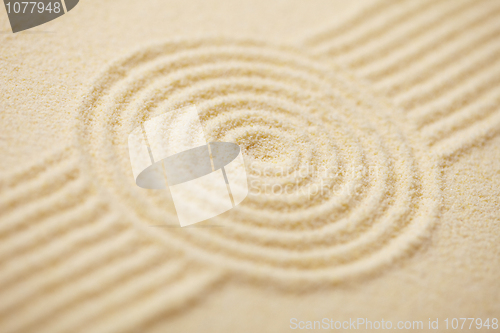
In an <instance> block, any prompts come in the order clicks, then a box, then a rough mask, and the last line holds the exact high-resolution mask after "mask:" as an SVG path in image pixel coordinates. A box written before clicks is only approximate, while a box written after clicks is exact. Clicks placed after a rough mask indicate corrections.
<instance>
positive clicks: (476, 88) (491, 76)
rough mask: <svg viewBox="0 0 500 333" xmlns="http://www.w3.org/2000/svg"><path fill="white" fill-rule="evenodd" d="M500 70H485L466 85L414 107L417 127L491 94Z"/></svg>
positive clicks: (449, 114) (430, 122)
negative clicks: (428, 103)
mask: <svg viewBox="0 0 500 333" xmlns="http://www.w3.org/2000/svg"><path fill="white" fill-rule="evenodd" d="M497 67H498V66H497ZM499 70H500V68H499V69H496V71H493V72H492V71H486V72H483V73H481V75H480V76H478V77H475V78H471V79H470V80H469V81H468V82H466V84H465V85H461V86H459V87H457V88H456V89H455V90H454V91H451V92H449V93H448V94H445V95H444V96H440V97H439V98H438V99H437V100H435V101H433V102H431V103H430V105H426V106H419V107H418V108H416V109H414V110H413V111H412V112H411V113H410V116H411V117H412V119H413V120H414V121H415V125H416V128H417V129H422V128H424V127H426V126H429V125H431V124H433V123H435V122H436V121H439V120H441V119H444V118H446V117H451V116H453V114H454V113H455V112H457V111H458V110H460V109H463V108H465V107H467V106H469V105H473V104H474V103H476V102H477V101H478V102H481V99H482V98H484V97H483V96H485V95H486V96H489V95H490V92H491V91H494V90H495V89H497V88H498V84H499V83H500V81H499V79H500V78H499V75H498V73H499Z"/></svg>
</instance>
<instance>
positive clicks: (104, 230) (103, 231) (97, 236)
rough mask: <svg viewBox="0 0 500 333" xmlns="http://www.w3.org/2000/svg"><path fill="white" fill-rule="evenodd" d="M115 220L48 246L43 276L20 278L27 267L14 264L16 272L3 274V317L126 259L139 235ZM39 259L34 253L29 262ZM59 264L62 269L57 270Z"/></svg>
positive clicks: (93, 226)
mask: <svg viewBox="0 0 500 333" xmlns="http://www.w3.org/2000/svg"><path fill="white" fill-rule="evenodd" d="M114 219H116V217H115V216H112V215H111V216H108V218H107V219H103V220H101V221H99V223H100V224H98V225H92V226H90V227H89V228H88V229H87V230H85V231H82V232H80V233H78V234H76V235H72V237H67V238H66V239H64V240H61V241H60V242H58V243H56V244H55V245H54V246H52V247H51V248H46V249H44V253H43V255H42V256H41V257H42V259H41V260H40V261H42V265H44V266H43V267H36V268H37V271H39V272H38V273H39V274H40V273H41V272H44V268H45V269H47V271H45V272H44V274H43V275H42V274H41V276H34V275H29V278H26V277H24V276H23V279H22V280H15V279H16V278H17V277H19V276H16V275H22V273H24V275H27V274H26V272H23V271H22V270H23V267H21V268H20V269H19V265H17V267H13V268H15V270H14V272H13V273H17V274H16V275H14V274H12V271H13V270H12V269H11V270H10V272H7V273H10V276H9V277H8V279H6V278H4V277H2V280H4V281H2V283H1V284H0V286H1V289H0V293H1V294H0V295H2V296H1V299H2V300H3V301H2V303H1V304H0V317H2V318H5V317H8V316H9V315H10V314H11V313H12V312H16V311H20V310H21V309H22V308H24V307H27V306H29V304H30V303H32V302H36V299H37V298H39V297H46V296H47V293H49V294H50V293H54V292H56V291H57V290H58V289H59V288H60V286H61V285H64V284H65V282H69V281H72V283H76V282H77V281H78V280H80V279H85V278H86V277H87V276H88V275H89V274H90V273H91V272H93V271H96V270H99V269H102V268H103V267H105V266H107V265H109V264H111V263H112V262H113V261H115V260H126V258H127V256H126V254H127V253H128V252H131V250H133V249H134V247H135V246H136V245H137V238H136V236H135V235H134V233H133V232H132V231H130V230H128V231H126V229H123V228H121V229H119V228H118V227H117V226H116V225H112V222H113V220H114ZM38 260H39V259H38V258H37V256H32V257H31V258H30V260H25V261H28V262H30V264H31V265H32V266H33V265H35V266H37V264H38ZM42 265H38V266H42ZM56 267H57V268H58V269H54V268H56ZM48 268H52V269H48ZM28 269H29V268H28ZM28 269H24V270H25V271H26V270H28ZM16 271H17V272H16ZM19 271H21V272H19ZM19 273H21V274H19ZM5 280H6V281H5ZM7 287H8V288H7ZM6 288H7V289H6Z"/></svg>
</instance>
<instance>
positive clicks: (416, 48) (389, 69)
mask: <svg viewBox="0 0 500 333" xmlns="http://www.w3.org/2000/svg"><path fill="white" fill-rule="evenodd" d="M477 11H478V13H476V12H472V13H470V12H468V11H466V12H465V13H464V14H463V15H464V16H466V17H465V18H461V17H458V18H457V19H456V21H457V23H460V24H461V25H460V28H459V29H457V28H456V25H453V24H451V23H452V22H446V21H445V22H441V24H440V25H441V28H440V30H438V31H429V33H428V34H424V35H423V36H421V37H420V38H418V39H416V40H411V43H405V44H403V45H401V47H400V48H399V49H397V50H396V51H395V52H392V53H390V54H388V55H387V56H385V57H382V58H381V59H377V58H375V59H372V61H370V62H369V63H365V64H364V67H365V68H360V69H359V68H358V69H357V71H359V72H360V74H362V75H363V76H364V77H366V78H368V79H369V80H371V81H374V82H376V81H380V80H383V79H384V78H386V77H389V76H391V75H395V74H397V73H398V72H399V71H401V70H403V71H404V70H405V69H406V68H411V66H413V65H414V64H415V63H418V62H420V61H422V59H425V58H426V57H429V56H430V55H432V54H433V53H434V52H436V50H440V49H443V48H445V47H446V46H447V45H449V44H451V43H453V42H454V41H455V40H457V38H460V37H461V36H462V35H464V34H466V33H468V32H469V30H470V29H474V28H478V27H482V26H484V24H485V23H488V21H490V20H491V21H494V20H495V19H497V17H498V13H499V11H500V8H498V7H497V8H495V9H494V10H487V9H485V8H483V7H478V8H477ZM471 15H472V16H471ZM469 16H470V17H469ZM447 23H450V24H447ZM374 43H375V42H374ZM362 51H363V50H362V49H360V51H359V53H360V55H364V53H363V52H362Z"/></svg>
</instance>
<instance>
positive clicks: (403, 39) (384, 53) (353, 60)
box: [342, 0, 482, 80]
mask: <svg viewBox="0 0 500 333" xmlns="http://www.w3.org/2000/svg"><path fill="white" fill-rule="evenodd" d="M438 5H441V6H445V5H446V7H445V8H443V9H441V8H434V11H435V13H434V12H433V13H431V14H435V15H420V16H418V17H414V18H413V19H412V20H408V21H407V22H405V23H403V24H401V25H400V27H399V28H398V29H395V30H393V31H389V32H387V33H386V34H385V35H384V36H383V37H381V38H377V39H373V40H372V41H371V42H370V43H367V44H366V45H364V46H360V47H358V48H356V49H354V50H353V52H350V54H348V55H342V58H343V59H345V61H343V62H345V63H346V64H347V65H348V66H349V68H351V69H354V70H358V69H361V68H362V69H363V70H364V71H367V72H368V73H370V72H373V71H375V72H376V70H379V68H380V67H385V66H387V63H389V64H393V62H394V60H391V61H387V60H388V59H387V58H389V59H391V58H397V56H398V55H399V54H401V53H403V54H404V53H405V50H406V49H408V48H410V49H411V48H412V47H413V46H415V44H417V45H418V42H417V41H418V40H423V41H425V40H426V39H428V38H429V37H430V38H434V39H435V36H436V34H438V35H439V34H442V32H440V31H439V30H445V31H446V30H447V29H448V27H449V26H450V25H451V24H453V23H454V22H460V23H461V24H462V25H466V23H464V17H463V16H465V15H468V14H469V10H470V7H474V6H475V5H477V3H476V2H474V1H472V0H471V1H468V2H465V3H463V4H461V5H460V6H448V4H447V3H446V2H438ZM476 7H477V6H476ZM478 9H482V8H481V7H479V8H478ZM417 18H418V19H417ZM406 52H407V51H406ZM347 57H348V58H347ZM384 63H385V66H384ZM367 65H370V66H374V67H375V68H374V69H371V70H370V69H365V67H366V66H367ZM370 66H368V67H370ZM363 76H365V77H368V78H370V79H372V80H376V78H373V77H372V75H370V74H364V75H363Z"/></svg>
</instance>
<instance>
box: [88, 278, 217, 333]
mask: <svg viewBox="0 0 500 333" xmlns="http://www.w3.org/2000/svg"><path fill="white" fill-rule="evenodd" d="M220 277H221V274H220V273H218V272H213V271H202V272H201V273H197V274H192V275H191V276H189V277H187V278H186V279H185V280H183V281H181V284H180V285H179V286H178V287H177V288H173V289H169V288H165V289H160V288H158V289H159V290H158V289H152V288H148V289H150V294H146V296H143V295H142V293H140V292H139V293H138V296H143V297H141V298H139V299H137V300H136V302H135V303H134V304H126V303H121V305H122V307H121V308H120V310H121V311H119V312H118V311H117V312H116V313H114V314H112V315H110V316H108V317H107V318H105V319H103V320H102V321H101V322H96V323H89V326H88V329H89V331H91V332H94V333H99V332H103V333H104V332H117V333H118V332H131V333H132V332H138V331H139V332H140V331H143V330H144V329H146V328H147V327H148V326H149V325H151V324H154V322H155V321H161V320H162V317H163V316H165V314H168V313H169V312H172V311H175V309H176V308H182V306H184V305H186V306H187V305H189V302H190V301H191V299H193V298H196V297H200V295H203V294H204V292H207V291H208V290H209V286H211V285H214V284H215V283H217V281H219V279H220ZM156 285H158V283H157V284H156ZM153 287H156V286H155V285H154V284H153ZM160 287H161V284H160ZM186 294H188V295H190V297H188V298H186V296H185V295H186Z"/></svg>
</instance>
